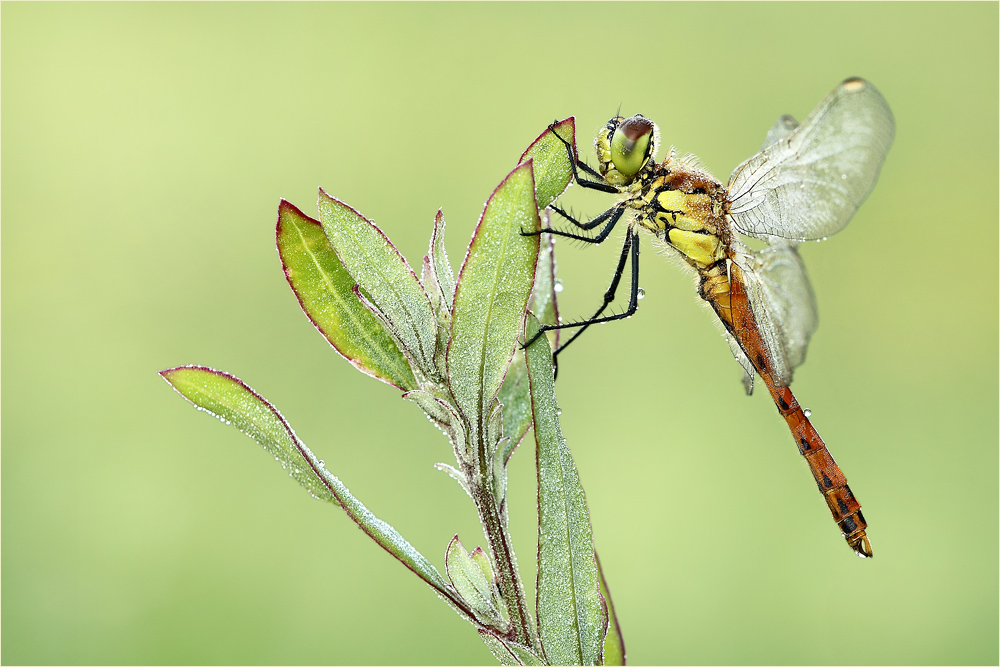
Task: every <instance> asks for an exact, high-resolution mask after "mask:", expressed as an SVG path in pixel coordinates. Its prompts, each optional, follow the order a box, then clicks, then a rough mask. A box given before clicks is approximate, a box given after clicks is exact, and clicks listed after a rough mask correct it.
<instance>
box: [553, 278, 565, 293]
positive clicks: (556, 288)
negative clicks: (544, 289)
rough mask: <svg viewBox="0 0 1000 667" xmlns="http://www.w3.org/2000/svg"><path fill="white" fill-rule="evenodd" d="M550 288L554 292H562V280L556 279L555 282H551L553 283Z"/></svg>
mask: <svg viewBox="0 0 1000 667" xmlns="http://www.w3.org/2000/svg"><path fill="white" fill-rule="evenodd" d="M552 290H553V291H554V292H562V291H563V284H562V281H561V280H557V281H556V282H555V284H553V285H552Z"/></svg>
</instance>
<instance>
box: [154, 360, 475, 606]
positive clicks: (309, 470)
mask: <svg viewBox="0 0 1000 667" xmlns="http://www.w3.org/2000/svg"><path fill="white" fill-rule="evenodd" d="M160 375H161V376H163V379H164V380H166V381H167V382H169V383H170V384H171V385H172V386H173V388H174V389H176V390H177V392H178V393H179V394H181V395H182V396H183V397H184V398H186V399H187V400H189V401H190V402H191V403H193V404H194V405H195V407H197V408H198V409H199V410H203V411H205V412H208V413H210V414H212V415H214V416H215V417H218V418H219V419H221V420H222V421H224V422H226V423H227V424H232V425H233V426H235V427H236V428H238V429H240V430H241V431H243V432H244V433H246V434H247V435H249V436H250V437H251V438H253V439H254V440H256V441H257V442H258V443H259V444H260V445H261V446H263V447H264V449H266V450H267V451H268V452H269V453H270V454H271V455H273V456H274V457H275V458H276V459H277V460H278V461H279V462H280V463H281V465H282V467H284V468H286V469H287V470H289V471H290V474H291V476H292V477H293V478H294V479H295V480H296V481H297V482H299V483H300V484H301V485H302V486H304V487H305V488H306V490H308V491H309V493H311V494H312V495H313V496H315V497H317V498H320V499H322V500H328V501H330V502H332V503H334V504H337V505H339V506H340V507H342V508H343V510H344V511H345V512H346V513H347V515H348V516H349V517H351V519H352V520H353V521H354V522H355V523H357V524H358V526H359V527H360V528H361V530H363V531H364V532H365V533H366V534H367V535H368V536H369V537H371V538H372V539H373V540H375V542H376V543H377V544H378V545H379V546H380V547H382V548H383V549H385V550H386V551H388V552H389V553H390V554H392V556H393V557H395V558H396V559H397V560H399V561H400V562H401V563H403V564H404V565H406V567H408V568H409V569H411V570H412V571H413V572H414V573H416V575H417V576H419V577H420V578H421V579H423V580H424V581H425V582H427V583H428V584H430V585H431V587H433V588H434V589H435V590H436V591H437V592H438V593H440V594H441V595H442V596H443V597H444V598H445V599H446V600H448V601H449V602H450V603H451V604H453V605H454V606H455V607H456V608H458V609H459V610H460V611H462V613H465V614H469V612H468V610H467V607H465V605H464V604H463V603H462V602H461V601H460V600H458V599H457V597H456V596H455V594H454V593H453V592H452V590H451V589H450V587H449V585H448V583H447V581H445V579H444V577H442V576H441V573H440V572H438V571H437V569H436V568H435V567H434V566H433V565H431V563H430V561H428V560H427V559H426V558H424V556H423V555H421V554H420V552H418V551H417V550H416V549H414V548H413V546H412V545H411V544H410V543H409V542H407V541H406V540H405V539H404V538H403V536H402V535H400V534H399V532H397V531H396V529H395V528H393V527H392V526H390V525H389V524H387V523H386V522H385V521H382V520H381V519H379V518H378V517H376V516H375V515H374V514H372V513H371V511H370V510H369V509H368V508H367V507H365V506H364V505H363V504H362V503H361V501H359V500H358V499H357V498H355V497H354V496H352V495H351V493H350V492H349V491H348V490H347V487H346V486H344V484H343V483H342V482H341V481H340V480H339V479H337V478H336V477H335V476H334V475H333V474H331V473H330V472H329V471H328V470H327V469H326V468H325V467H324V466H323V464H322V463H321V462H320V461H319V460H318V459H317V458H316V457H315V456H314V455H313V453H312V452H311V451H310V450H309V448H308V447H306V445H305V443H303V442H302V441H301V440H299V438H298V436H296V435H295V432H294V431H293V430H292V427H291V426H289V425H288V422H287V421H285V418H284V417H282V416H281V413H279V412H278V410H277V409H276V408H275V407H274V406H273V405H271V404H270V403H268V402H267V401H266V400H264V398H263V397H261V396H260V394H258V393H257V392H255V391H254V390H253V389H251V388H250V387H249V386H247V385H246V384H244V383H243V381H241V380H240V379H239V378H236V377H234V376H232V375H229V374H228V373H224V372H222V371H217V370H214V369H211V368H207V367H204V366H180V367H177V368H170V369H167V370H164V371H160Z"/></svg>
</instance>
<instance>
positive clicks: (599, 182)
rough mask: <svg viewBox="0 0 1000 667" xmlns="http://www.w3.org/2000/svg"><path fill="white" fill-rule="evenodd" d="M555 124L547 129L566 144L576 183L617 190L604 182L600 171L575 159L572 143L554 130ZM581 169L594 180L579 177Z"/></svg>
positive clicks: (602, 190) (602, 189) (595, 188)
mask: <svg viewBox="0 0 1000 667" xmlns="http://www.w3.org/2000/svg"><path fill="white" fill-rule="evenodd" d="M555 126H556V122H553V123H552V124H551V125H549V130H551V131H552V134H554V135H556V137H557V138H558V139H559V141H561V142H563V145H565V146H566V154H567V155H568V156H569V163H570V166H572V167H573V180H574V181H576V182H577V184H578V185H579V186H580V187H582V188H588V189H590V190H599V191H601V192H618V188H616V187H615V186H613V185H611V184H610V183H608V182H606V181H605V180H604V177H603V176H601V174H600V173H598V172H597V171H596V170H595V169H593V168H592V167H590V166H589V165H588V164H587V163H586V162H581V161H580V160H578V159H577V157H576V151H575V150H574V148H573V144H572V143H571V142H570V141H569V140H568V139H566V138H565V137H563V136H562V135H561V134H559V133H558V132H556V130H555ZM581 171H582V172H584V173H586V174H587V175H588V176H590V177H591V178H593V179H595V180H589V179H583V178H580V172H581Z"/></svg>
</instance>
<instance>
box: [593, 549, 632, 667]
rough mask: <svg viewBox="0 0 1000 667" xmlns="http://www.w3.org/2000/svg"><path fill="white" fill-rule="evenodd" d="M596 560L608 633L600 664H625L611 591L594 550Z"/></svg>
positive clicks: (623, 642) (623, 647) (621, 639)
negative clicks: (605, 609) (606, 610)
mask: <svg viewBox="0 0 1000 667" xmlns="http://www.w3.org/2000/svg"><path fill="white" fill-rule="evenodd" d="M594 558H595V559H596V560H597V574H598V575H599V576H600V577H601V595H602V596H604V601H605V602H606V603H607V605H608V634H607V635H605V637H604V650H603V651H602V652H601V664H602V665H624V664H625V640H624V639H623V638H622V629H621V626H620V625H618V615H617V614H615V605H614V603H613V602H612V601H611V593H610V592H609V591H608V582H607V581H606V580H605V579H604V568H602V567H601V559H600V558H598V557H597V552H596V551H595V552H594Z"/></svg>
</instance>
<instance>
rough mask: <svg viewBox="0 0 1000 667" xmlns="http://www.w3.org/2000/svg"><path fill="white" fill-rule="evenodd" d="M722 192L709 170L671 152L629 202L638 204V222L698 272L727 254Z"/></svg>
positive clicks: (635, 206) (727, 242)
mask: <svg viewBox="0 0 1000 667" xmlns="http://www.w3.org/2000/svg"><path fill="white" fill-rule="evenodd" d="M724 194H725V190H724V188H723V187H722V185H721V184H720V183H719V182H718V181H716V180H715V179H714V178H713V177H712V176H711V174H709V173H708V172H705V171H703V170H701V169H698V168H695V167H691V166H689V165H688V164H685V160H683V159H681V160H675V159H674V158H673V157H672V156H670V157H668V158H667V159H666V160H664V161H663V162H662V163H661V164H658V165H656V166H655V167H654V169H653V173H652V174H651V175H650V177H649V178H648V179H647V180H646V182H645V183H644V184H643V188H642V190H641V192H639V193H637V195H636V196H635V198H634V199H633V200H632V202H630V204H631V206H632V207H633V208H635V209H637V214H636V223H637V224H639V225H641V226H642V227H644V228H645V229H647V230H649V231H650V232H652V233H654V234H655V235H656V236H657V237H658V238H660V239H661V240H663V241H664V242H666V243H668V244H669V245H671V246H672V247H673V248H674V249H675V250H677V251H678V252H679V253H680V254H681V256H682V257H683V258H684V259H685V260H686V261H687V262H688V263H689V264H691V265H692V266H693V267H694V268H696V269H698V270H699V271H700V270H704V269H707V268H708V267H710V266H713V265H715V264H716V263H718V262H719V261H721V260H722V259H724V258H725V257H726V249H727V247H728V245H729V237H730V234H729V227H728V225H727V224H726V223H725V217H724V203H725V199H724Z"/></svg>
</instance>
